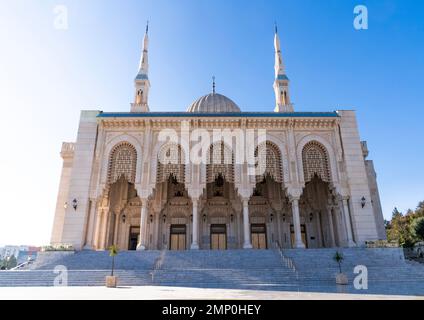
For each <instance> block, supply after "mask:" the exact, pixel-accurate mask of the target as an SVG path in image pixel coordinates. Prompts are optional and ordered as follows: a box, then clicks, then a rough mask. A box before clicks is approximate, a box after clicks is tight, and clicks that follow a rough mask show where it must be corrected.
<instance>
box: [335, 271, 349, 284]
mask: <svg viewBox="0 0 424 320" xmlns="http://www.w3.org/2000/svg"><path fill="white" fill-rule="evenodd" d="M348 283H349V280H348V278H347V275H345V274H344V273H337V274H336V284H340V285H347V284H348Z"/></svg>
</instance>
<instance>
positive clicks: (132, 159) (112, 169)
mask: <svg viewBox="0 0 424 320" xmlns="http://www.w3.org/2000/svg"><path fill="white" fill-rule="evenodd" d="M136 164H137V151H136V150H135V148H134V146H133V145H131V144H129V143H127V142H124V143H121V144H119V145H117V146H116V147H114V148H113V150H112V152H111V155H110V160H109V170H108V172H109V174H108V182H109V184H113V183H115V182H116V181H118V180H119V179H120V178H121V177H122V176H124V178H125V179H127V181H128V182H131V183H134V181H135V171H136Z"/></svg>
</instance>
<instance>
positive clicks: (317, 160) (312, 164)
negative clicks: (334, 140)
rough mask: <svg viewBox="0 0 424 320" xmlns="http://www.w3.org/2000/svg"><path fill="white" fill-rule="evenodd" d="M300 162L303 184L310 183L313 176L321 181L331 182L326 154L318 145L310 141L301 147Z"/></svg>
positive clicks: (322, 147) (321, 146) (323, 148)
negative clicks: (303, 178)
mask: <svg viewBox="0 0 424 320" xmlns="http://www.w3.org/2000/svg"><path fill="white" fill-rule="evenodd" d="M302 162H303V174H304V177H305V182H308V181H311V180H312V178H313V177H314V176H315V175H316V176H318V177H319V178H321V179H322V181H325V182H330V181H331V177H330V167H329V164H328V153H327V150H326V149H325V147H324V146H323V145H321V144H320V143H318V142H316V141H311V142H309V143H307V144H306V145H305V146H304V147H303V150H302Z"/></svg>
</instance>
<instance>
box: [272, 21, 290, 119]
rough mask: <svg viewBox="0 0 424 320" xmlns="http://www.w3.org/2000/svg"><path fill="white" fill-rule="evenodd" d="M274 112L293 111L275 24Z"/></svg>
mask: <svg viewBox="0 0 424 320" xmlns="http://www.w3.org/2000/svg"><path fill="white" fill-rule="evenodd" d="M274 47H275V81H274V92H275V104H276V106H275V109H274V111H275V112H293V105H292V104H291V102H290V95H289V82H290V80H289V78H288V77H287V75H286V70H285V67H284V62H283V56H282V54H281V47H280V38H279V36H278V30H277V25H275V37H274Z"/></svg>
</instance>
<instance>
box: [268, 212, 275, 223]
mask: <svg viewBox="0 0 424 320" xmlns="http://www.w3.org/2000/svg"><path fill="white" fill-rule="evenodd" d="M269 218H270V220H271V222H272V219H274V214H273V213H271V214H270V215H269Z"/></svg>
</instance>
